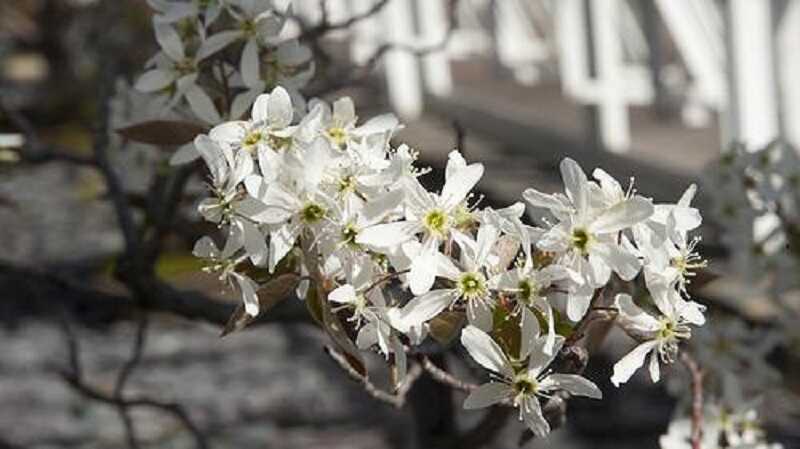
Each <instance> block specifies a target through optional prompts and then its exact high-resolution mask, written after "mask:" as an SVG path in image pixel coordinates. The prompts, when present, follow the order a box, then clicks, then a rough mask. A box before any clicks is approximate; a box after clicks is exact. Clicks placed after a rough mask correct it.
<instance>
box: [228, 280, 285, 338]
mask: <svg viewBox="0 0 800 449" xmlns="http://www.w3.org/2000/svg"><path fill="white" fill-rule="evenodd" d="M298 282H300V276H298V275H297V274H294V273H286V274H281V275H280V276H277V277H275V278H274V279H272V280H271V281H269V282H267V283H266V284H264V285H263V286H262V287H261V288H259V289H258V291H257V292H256V293H257V294H258V305H259V313H264V312H266V311H268V310H269V309H271V308H273V307H275V306H276V305H277V304H278V303H280V302H281V301H283V300H284V299H286V298H288V297H289V295H291V293H292V291H293V290H294V289H295V287H297V283H298ZM255 318H256V317H252V316H250V315H248V314H246V313H245V310H244V305H242V304H239V305H238V306H237V307H236V310H234V312H233V314H231V317H230V319H229V320H228V322H227V323H226V324H225V328H224V329H223V330H222V335H220V337H224V336H226V335H228V334H230V333H232V332H238V331H240V330H242V329H244V328H245V327H247V325H248V324H250V323H251V322H253V320H255Z"/></svg>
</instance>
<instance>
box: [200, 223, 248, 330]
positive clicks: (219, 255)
mask: <svg viewBox="0 0 800 449" xmlns="http://www.w3.org/2000/svg"><path fill="white" fill-rule="evenodd" d="M242 237H243V236H242V234H241V232H239V231H236V228H231V232H230V234H229V235H228V240H227V242H226V243H225V247H224V248H223V249H222V251H220V250H219V248H217V245H216V244H214V241H213V240H211V238H210V237H202V238H201V239H200V240H198V241H197V243H195V245H194V250H193V251H192V254H194V255H195V256H196V257H200V258H202V259H206V261H207V265H206V267H205V268H204V271H206V272H210V273H219V279H220V281H222V282H225V283H227V284H229V285H230V286H231V287H233V285H234V284H235V285H236V286H237V287H238V289H239V292H240V294H241V295H242V302H243V303H244V308H245V313H247V314H248V315H250V316H253V317H254V316H257V315H258V309H259V304H258V295H257V294H256V291H257V290H258V285H257V284H256V283H255V282H254V281H253V280H252V279H250V278H249V277H247V276H245V275H243V274H241V273H238V272H237V271H236V265H238V264H239V263H241V262H242V261H243V260H244V259H246V258H247V256H246V255H245V256H241V257H238V258H236V257H234V255H235V254H236V252H238V251H239V250H240V249H241V248H242V246H243V241H242Z"/></svg>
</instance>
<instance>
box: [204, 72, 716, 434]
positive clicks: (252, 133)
mask: <svg viewBox="0 0 800 449" xmlns="http://www.w3.org/2000/svg"><path fill="white" fill-rule="evenodd" d="M298 109H301V110H302V109H304V108H302V106H299V105H296V104H293V102H292V97H291V95H290V94H289V92H288V91H287V90H286V89H284V88H282V87H276V88H275V89H273V90H272V91H271V92H270V93H268V94H262V95H260V96H258V97H257V99H256V100H255V103H254V105H253V107H252V113H251V117H250V118H249V119H247V120H237V121H230V122H226V123H222V124H220V125H217V126H215V127H214V128H212V129H211V130H210V132H209V133H208V134H207V135H205V134H204V135H200V136H198V137H197V138H196V139H195V141H194V145H195V147H196V149H197V151H198V152H199V154H200V155H201V157H202V158H203V160H204V161H205V163H206V165H207V166H208V171H209V173H210V177H209V191H210V196H209V197H208V198H206V199H204V200H203V201H202V202H201V204H200V206H199V212H200V214H201V215H202V216H203V217H204V218H205V219H207V220H209V221H211V222H214V223H217V224H218V225H219V226H220V228H221V229H222V230H223V234H224V236H225V242H224V244H222V245H217V244H215V243H214V241H213V240H212V239H211V237H203V238H202V239H201V240H200V241H199V242H198V243H197V245H196V247H195V254H196V255H197V256H199V257H203V258H205V259H207V260H208V270H209V271H213V272H216V273H218V274H219V276H220V278H221V279H222V280H225V281H227V282H229V283H230V284H232V285H233V286H235V288H237V289H238V290H239V291H240V293H241V296H242V301H243V303H244V311H245V313H246V314H247V315H249V316H255V315H257V314H258V313H259V307H260V302H259V299H260V298H259V288H260V285H259V282H257V281H256V277H255V276H253V275H252V273H253V272H258V271H259V270H261V271H266V272H268V273H270V274H271V276H273V277H274V276H276V275H279V274H280V273H285V272H287V270H288V271H292V270H294V272H296V274H297V275H298V279H301V280H302V281H300V282H299V283H298V285H297V289H296V290H297V294H298V296H299V297H300V298H305V301H306V302H307V304H308V306H309V310H312V311H316V312H315V314H316V315H319V316H321V317H322V320H321V321H322V322H323V325H324V326H326V327H327V328H328V329H327V330H329V332H330V333H335V338H334V340H336V341H337V344H339V346H343V347H344V349H347V348H348V347H349V346H350V345H352V346H353V348H356V350H368V349H370V348H375V349H376V350H377V351H379V352H380V353H382V354H383V355H384V356H385V357H386V359H387V360H388V361H389V362H390V363H391V364H392V365H393V367H394V368H395V373H396V376H395V380H396V385H398V386H399V385H401V384H402V382H403V379H404V373H405V367H406V365H407V360H406V356H407V352H413V347H414V346H416V345H418V344H419V343H421V342H422V341H423V340H425V339H426V338H427V337H428V335H433V334H435V333H436V332H437V329H438V331H440V328H441V327H442V326H438V325H436V324H437V323H439V324H441V321H448V322H453V320H444V319H443V317H444V316H445V315H448V316H449V317H453V316H455V317H456V320H455V321H456V322H457V323H458V324H457V325H456V326H455V328H454V329H451V334H452V336H455V335H457V334H458V332H461V342H462V343H463V345H464V346H465V348H466V349H467V351H468V352H469V354H470V355H471V356H472V358H473V359H475V361H476V362H477V363H479V364H480V365H482V366H484V367H485V368H487V369H489V370H490V371H492V372H493V373H494V375H495V376H496V379H497V381H495V382H490V383H487V384H485V385H483V386H481V387H480V388H478V389H477V390H476V391H474V392H473V394H472V395H470V397H469V398H468V399H467V401H466V402H465V407H466V408H476V407H484V406H487V405H490V404H494V403H503V404H507V405H512V406H515V407H517V408H518V409H519V411H520V419H522V420H523V421H524V422H525V423H526V424H527V425H528V426H529V428H530V429H531V430H532V431H533V432H534V433H535V434H537V435H544V434H546V433H547V432H548V431H549V426H548V424H547V421H546V420H545V419H544V418H543V416H542V412H541V408H540V405H539V398H541V397H544V398H547V397H549V396H551V395H552V393H553V392H554V391H556V390H559V391H563V392H565V393H569V394H573V395H585V396H590V397H595V398H599V397H600V396H601V394H600V391H599V390H598V389H597V387H596V386H595V385H594V384H593V383H592V382H590V381H588V380H587V379H585V378H583V377H580V376H579V375H576V374H562V373H556V372H554V366H553V361H554V360H555V359H556V358H557V356H558V354H559V351H560V349H561V348H562V346H563V345H564V344H565V341H566V340H565V334H566V333H567V332H569V331H570V329H571V330H572V332H580V329H578V328H579V326H580V323H582V322H583V321H585V320H586V319H587V318H588V315H589V314H592V313H594V312H595V310H594V309H593V307H592V305H593V304H594V305H595V306H599V305H600V304H601V302H603V301H607V300H608V299H610V298H614V295H612V292H610V290H611V289H612V288H614V282H612V281H615V280H616V281H619V282H630V283H631V285H633V281H634V279H643V281H642V282H643V283H644V284H645V285H646V290H647V291H648V292H649V297H650V298H652V300H647V299H646V297H645V296H642V301H640V302H642V306H643V307H649V308H650V309H651V310H652V312H653V315H650V314H648V313H645V312H644V311H643V310H642V309H641V308H640V306H637V305H636V304H634V301H633V300H632V298H631V297H630V296H628V295H625V294H619V295H616V300H615V304H611V305H610V306H609V307H606V308H607V309H612V310H618V315H619V320H618V321H619V323H620V325H621V326H622V328H623V329H624V330H625V331H627V332H628V333H629V334H630V335H632V336H634V337H635V338H636V339H637V340H639V341H640V342H641V344H640V345H639V346H638V347H637V348H636V349H634V350H633V351H632V352H631V354H630V355H628V356H626V357H625V358H624V359H622V360H621V361H620V362H619V363H618V364H617V366H616V367H615V372H614V377H613V378H612V380H613V381H614V383H615V384H617V385H619V384H620V383H623V382H625V381H627V380H628V378H630V376H631V375H632V374H633V372H634V371H635V370H636V369H637V368H638V367H639V366H641V365H642V364H643V360H644V358H645V357H646V356H647V354H650V353H652V354H653V355H652V357H651V359H650V365H649V366H650V372H651V374H652V376H653V378H654V380H658V365H659V362H666V363H668V362H671V361H673V360H674V359H675V355H676V353H677V351H678V345H679V343H680V342H681V341H682V340H685V339H688V338H689V337H690V335H691V330H690V326H692V325H700V324H702V323H703V313H702V312H703V308H702V307H701V306H699V305H698V304H697V303H694V302H692V301H690V300H689V299H688V298H687V291H686V284H687V283H689V282H690V280H691V277H692V274H693V272H694V270H695V269H697V268H699V267H702V266H703V262H702V261H701V259H700V258H699V256H698V255H697V254H696V253H695V251H694V249H695V243H696V240H692V239H690V238H689V237H688V236H687V234H688V233H689V231H691V230H693V229H694V228H696V227H697V226H698V225H699V224H700V221H701V218H700V214H699V212H698V211H697V210H696V209H695V208H693V207H691V205H690V201H691V199H692V196H693V193H694V188H693V187H692V188H690V189H689V190H688V191H687V193H686V194H685V195H684V197H683V198H681V199H680V201H678V203H676V204H653V202H652V201H651V200H650V199H647V198H645V197H643V196H641V195H638V194H636V193H635V192H633V190H632V189H631V188H629V189H627V190H625V189H623V188H622V187H621V186H620V184H619V183H617V182H616V181H615V180H614V179H613V178H612V177H611V176H609V175H608V174H607V173H605V172H604V171H602V170H599V169H598V170H595V172H594V174H593V176H594V179H593V180H589V179H588V178H587V176H586V175H585V173H584V172H583V170H582V169H581V168H580V167H579V166H578V164H577V163H576V162H575V161H573V160H571V159H565V160H564V161H563V163H562V164H561V173H562V177H563V179H564V183H565V193H563V194H561V193H556V194H545V193H542V192H539V191H537V190H534V189H528V190H527V191H525V193H524V197H525V199H526V200H527V201H528V203H529V204H530V205H531V206H532V207H533V209H539V210H541V209H546V210H547V211H548V217H547V218H544V219H543V223H545V224H546V226H545V227H534V226H530V225H528V224H526V223H525V221H526V220H525V219H523V216H524V214H525V205H524V204H523V203H516V204H513V205H511V206H509V207H506V208H501V209H493V208H490V207H483V208H481V207H478V202H479V201H478V199H477V198H476V196H475V195H474V194H473V193H472V190H473V189H474V187H475V185H476V184H477V183H478V182H479V180H480V179H481V177H482V176H483V171H484V169H483V165H482V164H479V163H473V164H470V163H468V162H467V161H466V160H465V159H464V158H463V157H462V156H461V155H460V154H459V153H458V152H457V151H453V152H451V153H450V155H449V158H448V161H447V166H446V169H445V173H444V184H443V186H442V188H441V190H438V191H431V190H429V189H427V188H425V187H424V186H423V184H422V183H421V182H420V178H421V177H422V175H424V174H426V173H427V172H428V170H426V169H423V168H419V167H418V166H417V164H416V159H417V153H416V152H415V151H414V150H412V149H410V148H409V147H408V146H406V145H400V146H394V145H393V144H392V142H391V138H392V136H393V135H394V133H395V132H396V131H397V130H398V129H400V124H399V122H398V121H397V119H396V118H395V117H394V116H393V115H391V114H387V115H380V116H377V117H374V118H372V119H370V120H368V121H366V122H363V123H362V122H360V121H359V120H358V118H357V115H356V113H355V110H354V106H353V102H352V101H351V100H350V99H349V98H341V99H339V100H337V101H336V102H334V103H333V104H332V105H329V104H327V103H325V102H323V101H320V100H311V101H309V102H308V105H307V110H304V111H302V113H301V114H297V113H296V111H297V110H298ZM607 290H608V291H607ZM320 298H321V299H320ZM320 310H322V312H321V313H320V312H319V311H320ZM312 314H313V313H312ZM461 323H465V324H466V327H464V328H463V331H462V330H461V327H462V326H463V324H461ZM570 323H572V324H570ZM341 328H345V329H346V330H347V331H346V332H343V333H342V332H337V331H340V330H341ZM557 329H560V330H557ZM501 330H502V332H501ZM509 335H510V337H509ZM350 336H352V337H353V340H350V338H351V337H350ZM433 336H434V337H439V338H437V340H440V339H441V337H442V336H441V335H433ZM350 355H351V356H352V357H355V358H357V357H358V355H357V354H352V353H351V354H350Z"/></svg>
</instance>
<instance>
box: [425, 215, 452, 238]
mask: <svg viewBox="0 0 800 449" xmlns="http://www.w3.org/2000/svg"><path fill="white" fill-rule="evenodd" d="M422 221H423V223H424V225H425V228H426V229H427V230H428V232H430V233H431V234H434V235H438V236H440V237H441V236H444V235H445V234H447V230H448V227H449V225H450V223H449V222H450V220H449V219H448V217H447V214H446V213H445V212H444V211H443V210H441V209H434V210H432V211H429V212H428V213H427V214H426V215H425V218H424V219H423V220H422Z"/></svg>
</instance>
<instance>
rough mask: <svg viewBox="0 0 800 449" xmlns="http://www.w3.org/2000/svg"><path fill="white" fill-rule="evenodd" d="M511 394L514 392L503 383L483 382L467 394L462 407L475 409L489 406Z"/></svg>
mask: <svg viewBox="0 0 800 449" xmlns="http://www.w3.org/2000/svg"><path fill="white" fill-rule="evenodd" d="M513 394H514V392H513V391H512V390H511V388H510V387H509V386H508V385H506V384H504V383H500V382H489V383H485V384H483V385H481V386H479V387H478V388H477V389H475V390H473V391H472V392H471V393H470V394H469V396H467V399H465V400H464V408H465V409H466V410H475V409H479V408H484V407H489V406H490V405H493V404H497V403H498V402H500V401H502V400H504V399H506V398H508V397H510V396H512V395H513Z"/></svg>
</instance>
